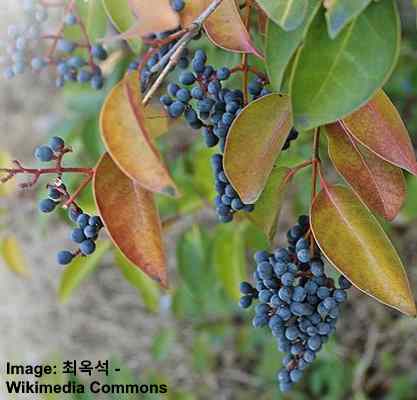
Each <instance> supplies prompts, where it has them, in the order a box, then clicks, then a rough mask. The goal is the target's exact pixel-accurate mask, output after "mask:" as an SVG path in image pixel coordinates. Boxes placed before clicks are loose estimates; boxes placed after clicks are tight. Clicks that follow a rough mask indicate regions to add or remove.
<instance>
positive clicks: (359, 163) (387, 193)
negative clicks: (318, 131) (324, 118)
mask: <svg viewBox="0 0 417 400" xmlns="http://www.w3.org/2000/svg"><path fill="white" fill-rule="evenodd" d="M326 131H327V136H328V139H329V155H330V158H331V160H332V162H333V164H334V166H335V167H336V169H337V170H338V171H339V173H340V174H341V175H342V176H343V177H344V178H345V179H346V181H347V183H349V185H350V186H351V187H352V189H353V190H354V191H355V193H356V194H357V195H358V196H359V197H360V198H361V199H362V201H363V202H364V203H365V204H366V205H367V206H368V207H369V208H370V209H371V210H372V211H375V212H377V213H379V214H380V215H382V216H383V217H385V218H386V219H388V220H392V219H394V218H395V217H396V216H397V214H398V213H399V211H400V209H401V206H402V205H403V203H404V200H405V195H406V191H405V180H404V176H403V173H402V171H401V169H400V168H398V167H396V166H394V165H391V164H389V163H387V162H386V161H385V160H383V159H381V158H380V157H378V156H376V155H375V154H374V153H372V152H370V151H369V150H367V149H366V148H365V147H364V146H361V145H360V144H359V143H357V142H356V141H355V139H353V138H352V136H350V135H349V134H348V133H347V132H346V131H345V130H344V129H343V127H342V125H341V123H339V122H336V123H334V124H331V125H327V126H326Z"/></svg>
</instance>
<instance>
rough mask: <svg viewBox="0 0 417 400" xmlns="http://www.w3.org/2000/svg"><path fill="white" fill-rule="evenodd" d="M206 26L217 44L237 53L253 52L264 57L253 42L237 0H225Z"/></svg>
mask: <svg viewBox="0 0 417 400" xmlns="http://www.w3.org/2000/svg"><path fill="white" fill-rule="evenodd" d="M207 4H210V1H207ZM204 28H205V30H206V32H207V35H208V37H209V39H210V40H211V41H212V42H213V43H214V44H215V45H216V46H219V47H221V48H222V49H225V50H228V51H234V52H237V53H252V54H254V55H256V56H258V57H260V58H263V55H262V54H261V53H260V52H259V51H258V50H257V49H256V47H255V46H254V45H253V43H252V40H251V38H250V36H249V33H248V30H247V29H246V27H245V24H244V23H243V21H242V17H241V16H240V13H239V9H238V8H237V6H236V2H235V0H223V2H222V3H221V4H220V6H219V7H218V8H217V10H216V11H214V13H213V14H212V15H211V16H210V17H209V18H208V19H207V21H206V22H205V24H204Z"/></svg>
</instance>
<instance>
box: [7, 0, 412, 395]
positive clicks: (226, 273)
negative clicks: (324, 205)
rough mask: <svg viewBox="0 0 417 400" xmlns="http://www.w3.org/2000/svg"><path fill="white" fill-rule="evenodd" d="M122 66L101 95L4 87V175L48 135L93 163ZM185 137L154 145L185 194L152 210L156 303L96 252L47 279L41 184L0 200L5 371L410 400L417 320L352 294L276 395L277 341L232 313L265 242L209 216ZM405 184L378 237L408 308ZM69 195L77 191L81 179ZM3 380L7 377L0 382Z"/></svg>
mask: <svg viewBox="0 0 417 400" xmlns="http://www.w3.org/2000/svg"><path fill="white" fill-rule="evenodd" d="M0 3H1V4H0V31H1V32H5V31H6V29H7V28H6V27H7V25H8V24H9V23H10V21H12V20H14V19H16V18H18V17H19V16H18V14H17V11H16V4H15V3H16V2H14V1H12V0H1V2H0ZM399 3H400V2H399ZM401 7H402V19H403V31H404V32H403V45H402V51H401V57H400V61H399V64H398V67H397V68H396V71H395V72H394V74H393V76H392V78H391V80H390V81H389V82H388V84H387V85H386V90H387V92H388V94H389V95H390V97H391V98H392V99H393V101H394V102H395V104H396V105H397V107H398V108H399V109H400V112H401V114H402V116H403V117H404V119H405V121H406V124H407V126H408V128H409V130H410V133H411V135H412V139H413V143H414V145H416V146H417V111H416V105H417V43H416V37H417V32H416V15H415V9H414V8H413V7H412V5H411V3H410V2H407V1H404V2H401ZM0 36H1V35H0ZM196 45H197V46H205V45H206V43H205V42H199V43H197V44H196ZM209 57H210V56H209ZM210 59H211V60H213V63H214V64H215V65H220V64H222V65H223V64H227V63H230V64H233V56H232V57H231V56H229V55H228V54H225V53H223V52H222V51H220V50H219V51H216V52H215V54H214V53H213V54H212V57H211V58H210ZM124 67H125V64H123V63H119V64H118V65H116V67H115V68H114V69H112V72H111V76H110V79H109V83H108V87H107V88H106V89H105V90H104V91H102V92H100V93H97V92H95V91H90V90H88V89H85V88H82V89H80V88H79V87H71V86H69V87H66V88H65V89H64V90H57V89H55V87H54V84H53V82H51V79H50V78H49V77H48V76H43V75H40V76H35V75H32V74H25V75H23V76H21V77H19V78H18V79H14V80H13V81H5V80H0V105H1V107H0V131H1V135H0V164H1V166H6V164H7V163H8V161H9V160H10V159H15V158H18V159H19V160H21V161H22V162H23V163H24V164H25V165H34V161H33V156H32V154H33V149H34V148H35V147H36V146H37V145H39V144H41V143H44V142H45V141H46V140H47V138H48V137H49V136H50V135H52V134H54V135H60V136H63V137H65V139H66V141H67V142H68V143H69V144H71V146H73V148H74V149H75V150H76V151H75V155H74V156H71V157H69V163H74V165H75V164H77V165H83V166H93V165H94V163H95V162H96V160H97V159H98V157H99V156H100V154H101V152H102V150H103V148H102V145H101V144H100V139H99V132H98V127H97V117H98V112H99V110H100V106H101V104H102V102H103V99H104V98H105V95H106V92H107V91H108V88H109V87H111V86H112V85H113V84H114V82H116V81H117V80H118V79H120V76H121V74H122V71H123V69H124ZM196 139H197V136H196V135H195V134H194V133H192V132H191V131H189V130H188V128H186V127H183V126H178V125H175V126H172V127H170V132H169V135H165V136H163V137H162V138H161V139H160V142H159V144H160V148H161V149H162V150H163V152H164V155H165V158H166V160H167V162H168V163H169V166H170V168H171V171H173V176H174V178H175V180H176V182H177V183H178V185H179V187H180V189H181V191H182V192H183V193H184V197H183V198H182V199H181V201H180V202H176V201H174V200H170V199H166V198H159V199H158V202H159V206H160V210H161V214H162V217H163V220H164V221H165V224H164V227H165V231H166V246H167V251H168V258H169V271H170V280H171V288H170V289H169V290H168V291H164V292H162V291H161V290H160V289H159V288H158V287H157V286H156V285H155V284H154V283H153V282H151V281H150V280H149V279H148V278H146V277H145V276H144V275H143V274H142V273H141V272H139V271H138V270H137V269H134V268H133V267H132V266H131V265H129V264H128V263H126V261H125V260H124V259H123V258H122V257H121V256H120V255H119V254H117V253H116V252H115V251H114V249H113V248H112V247H111V246H110V245H109V244H108V242H107V240H106V239H105V238H104V240H103V242H102V245H101V248H100V249H101V250H100V251H99V252H97V253H96V255H95V256H93V257H90V258H88V259H85V260H83V261H82V262H77V263H75V265H72V266H71V267H70V268H67V269H66V270H63V269H62V268H60V267H58V266H57V264H56V262H55V257H56V256H55V254H56V252H57V251H58V250H60V249H62V248H65V246H67V245H69V243H70V242H69V240H68V234H69V230H70V228H69V226H68V224H67V222H66V219H65V218H63V216H64V214H62V215H60V214H59V213H55V215H53V216H47V217H44V216H41V215H39V213H38V212H37V207H36V202H37V200H38V199H39V198H41V196H42V192H43V191H44V184H45V183H47V181H43V182H42V183H43V184H41V185H39V186H38V188H37V189H36V190H30V191H22V190H17V189H16V188H15V182H12V183H11V184H7V185H4V186H2V187H0V196H1V197H0V224H1V230H0V249H1V254H0V255H1V257H0V319H1V323H0V360H1V363H2V366H3V365H4V363H5V361H6V360H9V361H14V362H23V363H30V364H37V363H48V362H51V363H59V362H61V361H62V360H79V361H80V360H86V359H87V360H92V361H95V360H99V359H101V360H106V359H108V360H111V361H112V363H113V365H117V366H119V367H120V368H121V372H120V373H117V374H111V375H110V376H109V377H107V378H105V379H106V380H107V382H109V383H112V382H113V383H127V382H141V383H152V382H160V383H165V384H167V385H168V386H169V393H168V395H163V396H162V395H141V396H136V395H131V396H129V395H113V397H111V396H110V395H109V396H106V395H102V396H97V397H94V398H104V399H111V398H113V399H135V398H143V399H159V398H161V399H176V400H194V399H213V398H214V399H219V400H229V399H239V400H245V399H253V398H254V397H255V396H256V398H257V399H259V400H262V399H265V400H266V399H284V398H285V399H294V400H302V399H303V400H304V399H305V400H307V399H308V400H310V399H311V400H313V399H314V400H316V399H324V400H339V399H340V400H342V399H354V400H366V399H378V400H415V399H417V320H415V319H410V318H406V317H403V316H402V315H400V314H399V313H397V312H395V311H392V310H390V309H388V308H387V307H385V306H383V305H381V304H379V303H377V302H376V301H374V300H372V299H370V298H369V297H367V296H365V295H363V294H361V293H359V292H358V291H357V290H356V289H352V290H351V291H350V300H349V301H348V304H347V305H346V306H345V308H344V310H343V315H342V316H341V318H340V320H339V321H340V322H339V325H338V329H337V332H336V335H335V336H334V337H333V339H332V340H330V342H329V343H328V344H326V346H325V348H324V350H323V351H322V352H321V353H320V355H319V358H318V360H317V361H316V362H315V363H314V364H313V366H312V367H311V368H310V369H309V370H308V372H307V374H306V376H305V378H304V379H303V381H302V382H301V383H300V384H299V385H297V386H296V389H295V390H294V391H293V392H292V393H290V394H288V395H286V396H283V395H281V394H280V393H279V392H278V389H277V386H276V371H277V370H278V369H279V368H280V366H281V358H280V355H279V353H278V351H277V350H276V344H275V340H274V339H273V337H272V336H271V335H270V334H269V332H267V331H264V330H254V329H253V328H252V327H251V324H250V314H251V312H242V311H241V310H240V309H239V308H238V306H237V301H238V292H237V288H238V283H239V281H240V280H242V279H244V278H245V277H247V276H248V275H249V274H250V272H251V271H252V270H253V265H252V258H251V254H252V253H253V252H254V251H255V250H258V249H262V248H266V247H267V243H266V241H265V238H264V237H263V235H262V234H261V233H260V232H258V231H257V230H256V229H255V228H254V227H253V226H251V225H250V224H249V223H248V222H242V223H240V224H236V225H231V226H219V225H217V224H216V220H215V216H214V213H213V211H212V209H211V205H210V202H209V199H211V198H212V197H213V185H212V177H211V171H210V166H209V158H210V156H211V151H210V150H207V149H205V147H204V146H203V144H202V143H201V140H196ZM310 147H311V143H310V138H309V137H308V136H307V137H304V136H303V137H301V138H300V140H298V141H297V143H296V144H293V145H292V148H291V149H292V150H291V152H290V154H289V155H288V156H287V157H288V163H289V164H291V163H293V162H297V161H298V160H300V159H304V158H305V157H307V156H308V154H309V152H310ZM334 178H335V179H337V178H336V177H334ZM407 180H408V185H409V191H408V198H407V202H406V204H405V206H404V209H403V211H402V213H401V215H400V216H399V217H398V218H397V219H396V220H395V221H394V223H393V224H392V225H390V226H386V229H387V231H388V233H389V235H390V237H391V238H392V239H393V241H394V244H395V245H396V247H397V249H398V250H399V252H400V254H401V256H402V259H403V261H404V264H405V265H406V267H407V270H408V274H409V278H410V281H411V284H412V287H413V290H414V294H415V295H416V296H417V251H416V243H417V225H416V220H417V179H416V178H412V177H410V176H407ZM66 183H67V184H68V186H70V187H74V186H76V184H77V180H76V179H74V180H73V181H72V180H69V181H66ZM307 184H308V174H306V175H303V174H301V175H300V176H299V177H297V179H296V181H295V185H293V187H292V189H291V191H290V192H289V193H288V194H287V202H286V204H285V206H284V209H283V212H282V214H281V221H280V225H279V233H278V234H277V236H276V239H277V243H280V242H281V243H282V242H283V240H284V239H285V232H286V230H287V229H288V228H289V227H290V226H291V225H292V224H293V223H294V221H295V219H296V217H297V215H299V214H300V213H305V212H306V210H307V205H308V202H309V198H308V197H306V196H307V195H306V192H308V191H306V190H304V186H305V185H307ZM80 202H81V204H82V206H83V208H84V209H86V210H87V211H93V210H94V205H93V200H92V196H91V193H90V192H89V191H86V192H85V194H84V195H83V196H82V199H81V201H80ZM5 378H6V377H5V375H4V370H3V368H2V370H0V379H1V380H4V379H5ZM78 378H79V379H80V380H85V381H89V380H91V379H92V378H91V377H89V376H88V375H86V376H81V377H78ZM54 379H55V380H56V381H59V380H64V379H68V377H61V376H59V375H58V376H56V377H54ZM47 381H48V379H45V382H47ZM2 387H4V385H3V384H2ZM9 398H15V399H20V398H22V399H37V398H45V399H67V398H68V399H69V398H74V399H80V400H85V399H90V398H93V397H91V395H88V396H87V395H86V396H81V395H79V396H73V397H71V396H67V397H65V396H64V395H62V396H61V395H53V396H52V395H47V396H45V397H42V396H40V397H36V396H34V395H27V396H23V395H22V396H20V397H19V396H14V397H8V395H7V394H5V393H4V392H0V399H2V400H3V399H9Z"/></svg>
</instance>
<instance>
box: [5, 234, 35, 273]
mask: <svg viewBox="0 0 417 400" xmlns="http://www.w3.org/2000/svg"><path fill="white" fill-rule="evenodd" d="M1 254H2V256H3V260H4V262H5V263H6V265H7V266H8V267H9V269H10V270H11V271H13V272H15V273H16V274H18V275H21V276H23V277H25V278H27V277H29V276H30V271H29V270H28V268H27V266H26V260H25V258H24V256H23V251H22V248H21V247H20V243H19V242H18V241H17V239H16V237H15V236H7V237H5V238H4V239H3V240H2V242H1Z"/></svg>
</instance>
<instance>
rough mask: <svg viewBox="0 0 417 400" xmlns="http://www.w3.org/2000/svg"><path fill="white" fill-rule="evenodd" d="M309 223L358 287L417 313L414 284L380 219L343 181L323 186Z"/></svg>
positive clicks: (329, 254) (322, 245)
mask: <svg viewBox="0 0 417 400" xmlns="http://www.w3.org/2000/svg"><path fill="white" fill-rule="evenodd" d="M311 228H312V231H313V234H314V237H315V239H316V241H317V243H318V245H319V247H320V249H321V250H322V252H323V253H324V255H325V256H326V258H327V259H328V260H329V261H330V262H331V263H332V264H333V265H334V266H335V267H336V268H337V269H338V270H339V271H340V272H341V273H342V274H344V275H345V276H346V277H347V278H348V279H349V280H350V281H351V282H352V283H353V284H354V285H355V286H356V287H357V288H358V289H360V290H362V291H363V292H365V293H366V294H368V295H369V296H372V297H373V298H375V299H376V300H378V301H380V302H382V303H384V304H386V305H388V306H390V307H393V308H395V309H397V310H399V311H401V312H402V313H404V314H406V315H410V316H414V317H415V316H416V306H415V303H414V299H413V295H412V292H411V289H410V284H409V282H408V279H407V275H406V273H405V269H404V267H403V265H402V262H401V260H400V257H399V256H398V254H397V252H396V250H395V249H394V246H393V245H392V244H391V242H390V240H389V239H388V236H387V235H386V233H385V232H384V230H383V229H382V227H381V225H380V224H379V222H378V220H377V219H376V218H375V217H374V216H373V215H372V214H371V213H370V211H369V210H368V209H367V208H366V207H365V205H364V204H363V203H361V201H360V200H359V198H358V197H357V196H356V195H355V194H354V193H353V192H352V191H351V190H350V189H348V188H346V187H343V186H325V188H324V189H323V190H322V191H321V192H320V193H319V194H318V195H317V197H316V198H315V200H314V203H313V206H312V208H311Z"/></svg>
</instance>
